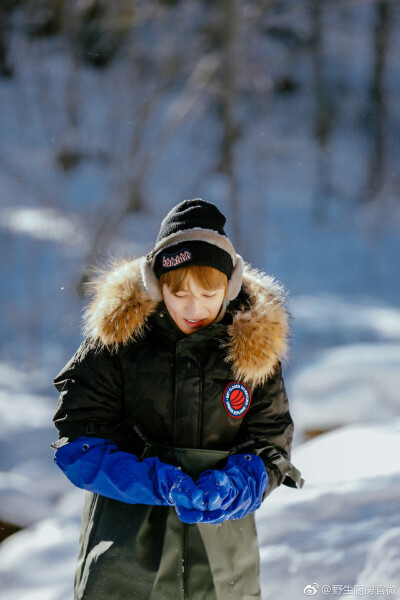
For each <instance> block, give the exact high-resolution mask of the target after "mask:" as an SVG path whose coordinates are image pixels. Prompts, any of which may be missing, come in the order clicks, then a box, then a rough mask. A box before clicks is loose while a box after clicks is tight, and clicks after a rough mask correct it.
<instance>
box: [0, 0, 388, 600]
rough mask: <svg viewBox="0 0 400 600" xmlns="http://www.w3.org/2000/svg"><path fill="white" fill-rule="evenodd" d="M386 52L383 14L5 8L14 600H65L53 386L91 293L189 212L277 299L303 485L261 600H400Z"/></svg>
mask: <svg viewBox="0 0 400 600" xmlns="http://www.w3.org/2000/svg"><path fill="white" fill-rule="evenodd" d="M399 33H400V2H399V1H397V0H347V1H341V0H336V1H334V0H320V1H319V0H316V1H311V0H292V1H290V0H243V1H239V0H220V1H219V0H218V1H216V2H212V1H209V0H185V1H183V0H180V1H179V0H158V1H156V0H154V1H153V2H148V1H147V2H146V1H144V0H142V1H137V2H131V1H128V0H114V1H113V2H107V1H106V0H80V1H79V2H72V1H68V0H36V1H33V0H14V1H12V0H4V1H3V2H2V3H1V6H0V107H1V110H0V133H1V138H0V140H1V141H0V248H1V255H2V261H1V266H0V269H1V281H2V283H3V285H2V286H1V291H0V304H1V314H2V319H1V320H0V333H1V345H0V539H3V538H4V539H5V538H7V539H5V541H3V542H2V543H1V544H0V588H1V589H2V594H4V590H6V592H5V595H4V598H5V600H16V599H18V600H21V599H22V600H36V599H38V598H40V600H53V599H54V600H68V599H70V598H71V586H72V577H73V569H74V561H75V558H76V549H77V537H78V533H79V518H80V509H81V503H82V493H81V492H80V491H79V490H73V489H71V488H72V486H70V485H69V484H68V482H66V481H64V479H63V477H62V475H61V473H58V471H57V469H56V467H55V466H54V465H53V464H52V451H51V448H50V443H51V442H52V441H53V440H54V438H55V430H53V427H52V424H51V417H52V414H53V412H54V409H55V405H56V401H57V397H56V392H55V389H54V388H53V386H52V380H53V378H54V376H55V375H56V374H57V373H58V371H59V370H60V369H61V368H62V367H63V366H64V364H65V363H66V362H67V361H68V360H69V358H70V357H71V355H72V354H73V353H74V351H75V350H76V348H77V347H78V345H79V343H80V341H81V333H80V321H81V313H82V308H83V305H84V298H83V296H82V283H83V282H84V281H86V280H87V278H88V276H89V270H90V267H91V266H94V265H100V264H104V263H105V262H107V260H108V259H109V258H110V257H111V256H115V255H123V256H138V255H142V254H144V253H146V252H148V251H149V250H150V249H151V248H152V245H153V243H154V240H155V238H156V235H157V232H158V227H159V223H160V219H161V218H162V217H163V216H164V215H165V213H166V212H167V211H168V210H169V209H170V208H171V207H172V206H173V205H174V204H176V203H177V202H179V201H181V200H183V199H185V198H192V197H202V198H204V199H206V200H210V201H212V202H215V203H216V204H217V205H218V206H219V208H220V209H221V210H222V211H223V212H224V213H225V214H227V215H228V228H227V231H228V234H229V237H230V238H231V239H232V241H233V243H234V245H235V248H236V249H237V251H238V252H239V253H240V254H241V255H242V256H244V258H245V259H246V260H247V261H249V262H250V263H251V264H252V265H253V266H254V267H256V268H259V269H261V270H263V271H266V272H267V273H269V274H270V275H273V276H274V277H276V278H277V279H278V280H279V281H281V282H282V283H283V284H284V285H285V287H286V288H287V290H288V292H289V308H290V310H291V313H292V315H293V335H292V345H291V352H290V357H289V360H288V361H287V363H286V364H285V365H284V375H285V381H286V384H287V388H288V392H289V396H290V402H291V411H292V415H293V417H294V420H295V424H296V439H295V449H294V452H293V461H294V462H295V464H296V465H297V466H298V468H300V469H301V470H302V472H303V475H304V477H305V479H306V480H307V484H306V487H305V488H304V490H303V491H301V492H296V491H293V490H287V489H282V488H280V489H279V490H277V491H276V492H275V493H274V494H273V495H272V496H271V500H269V504H268V503H265V505H263V507H262V509H261V510H260V511H259V514H258V515H257V517H258V527H259V534H260V544H261V559H262V567H263V568H262V584H263V598H264V600H269V598H271V599H272V598H275V597H276V595H277V594H278V593H279V592H280V593H282V588H281V587H280V586H282V582H283V581H285V585H286V590H287V591H286V595H284V598H285V599H286V598H288V600H291V599H292V598H293V599H297V598H299V597H302V596H303V588H304V587H305V586H306V585H310V586H314V587H313V590H314V591H315V595H316V596H320V597H321V595H322V594H323V595H329V594H328V590H327V588H326V589H325V592H326V593H325V592H323V585H325V586H331V590H330V594H331V595H339V591H340V594H341V595H348V596H349V595H351V594H354V595H362V594H361V593H360V590H361V591H362V593H363V594H364V593H365V594H366V593H368V594H369V595H372V592H373V593H374V594H375V595H376V596H377V595H381V594H380V588H379V587H378V586H381V585H382V586H383V588H382V589H383V590H384V594H385V595H388V596H389V595H390V597H396V598H397V597H400V581H399V573H400V543H399V542H400V528H399V525H400V523H399V520H398V515H399V509H400V496H399V492H400V465H399V464H398V456H399V451H400V442H399V432H400V398H399V392H398V390H399V389H400V375H399V373H400V370H399V366H400V310H399V300H400V277H399V256H400V235H399V233H400V209H399V200H398V199H399V191H400V169H399V165H400V160H399V159H400V102H399V97H400V96H399V92H400V77H399V75H400V61H399V60H398V57H399V56H400V35H399ZM317 434H322V435H318V437H316V436H317ZM311 438H312V439H311ZM396 463H397V464H396ZM360 503H361V504H360ZM271 522H272V523H273V527H272V526H271ZM21 529H22V530H21ZM19 530H21V531H19ZM33 557H34V558H33ZM27 563H29V565H30V568H28V569H27ZM49 565H51V570H50V571H51V572H50V573H49ZM316 584H318V587H315V586H316ZM335 585H342V588H341V589H340V590H339V589H338V588H333V586H335ZM368 585H369V586H370V588H371V589H370V590H369V591H368V592H367V590H366V588H367V586H368ZM344 586H348V588H346V589H345V587H344ZM355 586H359V588H356V587H355ZM363 586H364V587H363ZM385 586H386V587H385ZM396 586H397V587H396ZM372 587H374V589H373V590H372ZM350 588H351V589H350ZM361 588H362V589H361ZM371 590H372V591H371ZM310 595H312V594H310ZM2 597H3V595H2Z"/></svg>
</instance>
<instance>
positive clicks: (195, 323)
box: [184, 319, 205, 328]
mask: <svg viewBox="0 0 400 600" xmlns="http://www.w3.org/2000/svg"><path fill="white" fill-rule="evenodd" d="M184 321H185V323H186V324H187V325H188V326H189V327H193V328H194V327H201V326H202V325H203V323H204V321H205V319H200V320H199V321H191V320H190V321H189V319H184Z"/></svg>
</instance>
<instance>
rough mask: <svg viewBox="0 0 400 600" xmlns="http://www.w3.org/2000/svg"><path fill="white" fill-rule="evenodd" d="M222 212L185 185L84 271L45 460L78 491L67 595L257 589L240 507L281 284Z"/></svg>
mask: <svg viewBox="0 0 400 600" xmlns="http://www.w3.org/2000/svg"><path fill="white" fill-rule="evenodd" d="M224 224H225V217H224V216H223V215H222V213H221V212H220V211H219V210H218V209H217V207H216V206H214V205H213V204H210V203H208V202H204V201H203V200H199V199H195V200H187V201H184V202H181V203H180V204H178V205H177V206H175V207H174V208H173V209H172V210H171V211H170V212H169V213H168V215H167V216H166V217H165V219H164V221H163V222H162V224H161V229H160V233H159V236H158V238H157V242H156V245H155V248H154V250H153V251H152V252H150V254H149V255H147V257H144V258H142V259H137V260H132V261H123V262H121V263H119V264H116V265H114V266H113V267H112V268H111V270H110V271H109V272H106V273H104V274H103V275H102V276H101V277H100V278H99V279H98V280H97V281H96V282H94V284H93V297H92V300H91V302H90V304H89V305H88V308H87V310H86V313H85V323H86V329H85V333H86V338H85V340H84V341H83V343H82V344H81V346H80V348H79V349H78V351H77V352H76V354H75V355H74V356H73V358H72V359H71V361H70V362H69V363H68V364H67V365H66V366H65V367H64V369H63V370H62V371H61V372H60V373H59V375H57V377H56V379H55V385H56V387H57V389H58V390H59V392H60V400H59V404H58V406H57V410H56V414H55V416H54V421H55V424H56V427H57V429H58V431H59V437H60V439H59V441H58V442H56V443H55V444H54V447H55V448H56V454H55V461H56V463H57V464H58V466H59V467H60V468H61V469H62V470H63V471H64V472H65V474H66V475H67V477H68V478H69V479H70V480H71V481H72V482H73V483H74V484H75V485H77V486H79V487H82V488H84V489H85V490H87V493H86V502H85V508H84V514H83V520H82V532H81V537H80V542H79V558H78V567H77V572H76V578H75V599H76V600H77V599H85V600H92V599H93V600H95V599H96V600H99V599H101V598H107V599H111V598H112V599H113V600H122V599H127V598H132V599H136V598H137V599H143V600H144V599H149V600H161V599H162V600H164V599H165V598H168V600H175V599H180V600H182V599H186V598H187V599H190V600H203V599H207V600H225V599H226V600H227V599H228V598H229V600H244V599H246V598H253V599H254V598H256V599H260V598H261V592H260V584H259V554H258V543H257V534H256V529H255V522H254V511H255V510H256V509H257V508H259V506H260V505H261V502H262V500H263V499H265V497H266V496H267V495H268V494H269V493H270V492H271V491H272V490H273V489H274V488H275V487H276V486H277V485H279V484H280V483H282V482H283V483H285V484H286V485H290V486H292V487H296V486H297V487H301V486H302V483H303V482H302V479H301V477H300V473H299V472H298V471H297V470H296V469H295V468H294V467H293V465H291V463H290V462H289V458H290V447H291V442H292V436H293V422H292V419H291V417H290V414H289V410H288V400H287V395H286V391H285V387H284V383H283V379H282V374H281V359H282V357H283V356H284V353H285V349H286V344H287V335H288V315H287V312H286V310H285V307H284V301H283V291H282V288H281V287H280V286H279V285H278V284H276V283H275V282H274V281H273V280H272V279H271V278H269V277H267V276H265V275H263V274H261V273H259V272H257V271H254V270H252V269H250V268H249V267H244V265H243V261H242V259H241V257H240V256H239V255H237V254H236V252H235V251H234V249H233V246H232V244H231V242H230V241H229V240H228V238H227V237H226V234H225V231H224Z"/></svg>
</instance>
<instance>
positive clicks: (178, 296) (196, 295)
mask: <svg viewBox="0 0 400 600" xmlns="http://www.w3.org/2000/svg"><path fill="white" fill-rule="evenodd" d="M162 293H163V297H164V303H165V306H166V307H167V310H168V312H169V314H170V315H171V317H172V319H173V321H174V322H175V324H176V325H177V326H178V327H179V329H180V330H181V331H182V332H183V333H186V334H187V335H188V334H190V333H193V332H194V331H198V330H199V329H202V328H203V327H207V325H210V323H212V322H213V321H214V319H215V318H216V317H217V315H218V313H219V311H220V309H221V306H222V302H223V300H224V297H225V288H224V287H223V288H218V289H215V290H214V289H213V290H205V289H203V288H202V287H200V286H199V285H198V284H197V283H196V282H195V281H194V280H193V278H192V277H190V276H189V277H188V279H187V280H186V283H185V286H184V288H182V289H181V290H179V291H178V292H176V293H175V294H173V293H172V292H171V291H170V290H169V288H168V286H167V285H166V284H164V285H163V287H162Z"/></svg>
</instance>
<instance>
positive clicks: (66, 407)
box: [53, 339, 123, 448]
mask: <svg viewBox="0 0 400 600" xmlns="http://www.w3.org/2000/svg"><path fill="white" fill-rule="evenodd" d="M54 385H55V387H56V389H57V390H58V391H59V392H60V396H59V401H58V405H57V409H56V412H55V415H54V417H53V421H54V423H55V426H56V428H57V430H58V434H59V438H60V441H59V442H58V443H56V444H54V447H56V448H57V447H61V445H63V444H65V443H67V442H68V441H70V440H73V439H75V438H78V437H80V436H94V437H102V438H108V439H112V440H114V439H115V432H116V430H117V429H118V426H119V425H120V423H121V420H122V418H123V385H122V373H121V367H120V361H119V358H118V355H116V354H112V353H111V352H110V351H108V350H107V349H101V350H99V349H98V348H96V346H95V344H93V342H92V343H91V342H90V341H89V340H88V339H85V340H84V341H83V342H82V344H81V345H80V347H79V348H78V350H77V351H76V353H75V354H74V356H73V357H72V358H71V360H70V361H69V362H68V363H67V365H66V366H65V367H64V368H63V369H62V370H61V371H60V373H59V374H58V375H57V377H56V378H55V379H54Z"/></svg>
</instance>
